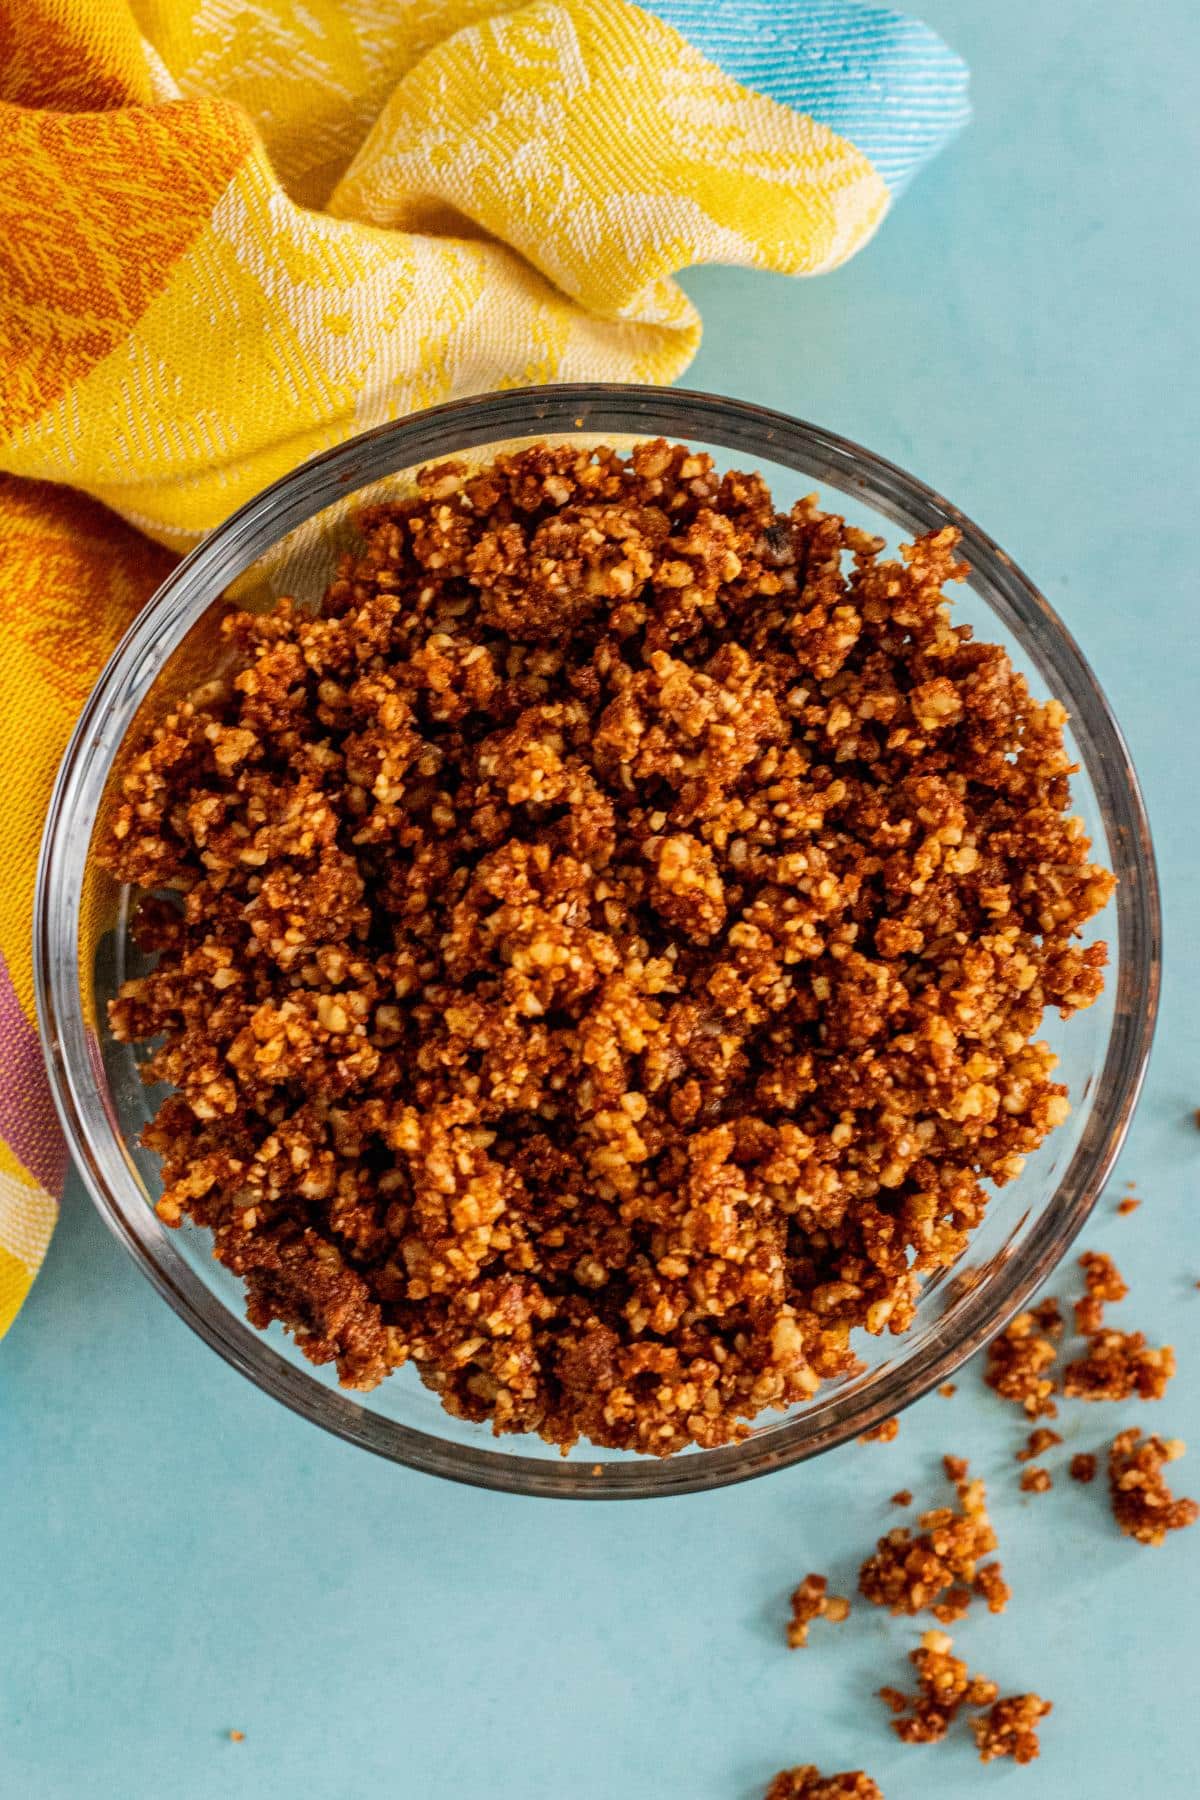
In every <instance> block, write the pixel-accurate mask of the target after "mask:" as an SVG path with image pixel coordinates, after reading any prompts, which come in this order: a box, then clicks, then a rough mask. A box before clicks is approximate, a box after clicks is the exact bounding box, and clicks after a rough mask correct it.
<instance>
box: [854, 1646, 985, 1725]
mask: <svg viewBox="0 0 1200 1800" xmlns="http://www.w3.org/2000/svg"><path fill="white" fill-rule="evenodd" d="M951 1648H952V1640H951V1639H950V1638H948V1637H947V1636H946V1633H945V1632H944V1631H927V1632H926V1633H925V1635H924V1636H923V1637H922V1639H921V1644H920V1648H919V1649H917V1650H913V1651H910V1653H909V1658H908V1660H909V1661H910V1662H911V1663H912V1664H913V1666H914V1668H915V1669H916V1671H917V1686H918V1689H919V1690H920V1691H919V1692H918V1693H917V1694H916V1695H914V1696H912V1697H911V1698H910V1697H908V1696H906V1695H905V1694H903V1693H901V1691H900V1690H899V1688H894V1687H886V1688H880V1690H879V1695H880V1698H881V1699H882V1700H883V1702H884V1704H885V1705H886V1706H889V1707H890V1708H891V1710H892V1712H893V1713H896V1714H903V1715H904V1716H903V1717H897V1718H894V1719H893V1720H892V1730H893V1731H894V1732H895V1733H896V1736H897V1737H898V1738H899V1739H900V1741H901V1743H902V1744H936V1743H937V1742H938V1741H939V1740H940V1739H941V1738H944V1737H945V1735H946V1732H947V1730H948V1729H949V1727H950V1725H951V1724H952V1723H953V1721H954V1719H955V1718H956V1717H957V1715H958V1712H959V1709H960V1707H963V1706H990V1705H991V1704H992V1702H993V1701H994V1700H995V1698H996V1694H997V1692H998V1690H997V1687H996V1683H995V1682H994V1681H989V1680H988V1679H987V1678H986V1676H982V1675H969V1674H968V1673H967V1665H966V1663H965V1662H963V1661H962V1660H961V1658H959V1657H957V1656H952V1655H951V1654H950V1652H951Z"/></svg>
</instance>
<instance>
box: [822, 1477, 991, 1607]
mask: <svg viewBox="0 0 1200 1800" xmlns="http://www.w3.org/2000/svg"><path fill="white" fill-rule="evenodd" d="M944 1460H945V1465H946V1475H947V1478H948V1479H949V1480H950V1481H952V1482H954V1484H955V1489H956V1492H957V1495H958V1509H955V1508H954V1507H952V1506H938V1507H934V1508H932V1509H931V1510H930V1511H928V1512H923V1513H922V1514H921V1515H920V1517H919V1519H918V1521H917V1523H918V1525H919V1527H920V1530H919V1531H916V1532H914V1531H913V1530H912V1529H911V1527H909V1526H907V1525H897V1526H894V1527H893V1529H892V1530H891V1531H889V1532H886V1533H885V1534H884V1536H883V1537H881V1538H880V1539H879V1541H878V1543H877V1545H876V1547H875V1549H874V1551H873V1552H872V1554H871V1555H870V1556H868V1557H867V1559H866V1561H865V1562H864V1563H863V1565H862V1568H861V1569H860V1570H859V1576H858V1588H859V1592H860V1593H861V1594H862V1595H863V1597H864V1599H867V1600H869V1601H871V1603H872V1604H873V1605H875V1606H886V1607H887V1608H888V1609H889V1610H890V1611H891V1612H893V1613H896V1614H901V1613H907V1614H909V1615H915V1614H916V1613H919V1612H923V1611H925V1610H926V1609H928V1611H930V1612H932V1613H933V1615H934V1617H935V1618H936V1619H938V1620H940V1621H941V1623H942V1624H944V1625H945V1624H952V1623H953V1622H954V1620H956V1619H960V1618H961V1617H962V1616H963V1614H964V1613H965V1612H966V1611H967V1608H968V1607H969V1606H970V1603H971V1597H972V1594H976V1595H978V1596H979V1597H980V1598H982V1599H983V1600H984V1602H985V1603H986V1605H987V1608H988V1611H989V1612H1003V1610H1004V1608H1005V1606H1006V1605H1007V1604H1008V1600H1009V1597H1010V1595H1009V1588H1008V1584H1007V1583H1006V1582H1005V1580H1004V1576H1003V1571H1002V1569H1001V1565H1000V1564H999V1563H998V1562H994V1563H986V1564H982V1566H980V1565H981V1562H982V1558H983V1557H985V1556H987V1555H989V1554H990V1553H991V1552H992V1551H993V1550H995V1549H996V1533H995V1531H994V1530H993V1528H992V1522H991V1519H990V1518H989V1517H988V1512H987V1494H986V1491H985V1489H984V1485H983V1482H982V1481H973V1480H971V1479H970V1476H969V1472H968V1469H967V1465H966V1463H965V1462H964V1461H963V1459H962V1458H961V1457H953V1456H948V1457H946V1458H945V1459H944Z"/></svg>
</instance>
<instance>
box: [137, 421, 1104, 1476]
mask: <svg viewBox="0 0 1200 1800" xmlns="http://www.w3.org/2000/svg"><path fill="white" fill-rule="evenodd" d="M361 533H362V542H361V546H360V548H359V550H358V551H357V553H356V554H352V555H349V556H347V557H346V558H345V559H344V560H343V562H342V564H341V567H340V569H339V572H338V574H337V577H336V579H335V580H334V582H333V583H332V585H331V586H330V588H329V590H328V592H327V593H326V595H325V597H324V601H323V603H322V605H321V606H320V608H319V610H318V611H317V612H316V613H310V612H308V611H306V610H304V609H303V608H302V607H301V606H299V605H296V604H293V603H292V602H290V601H282V602H280V604H279V605H278V606H277V607H276V608H275V610H274V611H273V612H272V613H270V614H269V615H266V616H252V615H248V614H235V615H232V616H230V617H229V618H228V619H227V621H226V632H227V643H228V647H229V651H230V653H231V657H232V663H233V668H232V672H231V674H230V676H229V678H228V679H214V680H213V681H212V682H211V683H210V684H209V685H208V687H207V688H206V689H205V690H203V691H202V692H201V693H199V694H197V695H196V696H194V697H193V698H192V699H191V700H189V701H187V702H185V703H183V704H181V705H179V706H178V707H177V708H176V709H175V710H174V711H173V712H171V713H170V714H168V715H167V716H166V717H164V718H162V719H161V720H160V722H159V723H158V725H157V726H156V728H155V729H154V731H153V733H152V734H151V736H150V737H149V739H148V740H147V741H145V742H143V743H141V744H139V745H135V746H134V747H133V750H134V754H133V755H132V757H131V759H130V760H129V761H128V762H127V764H126V765H125V769H124V777H123V789H122V792H121V794H120V796H119V799H118V803H117V805H116V807H115V809H114V812H113V815H112V817H111V820H110V823H109V827H108V835H107V840H106V842H105V843H104V845H103V847H102V854H103V859H104V861H105V863H106V864H107V866H108V867H109V868H110V869H111V870H112V871H113V872H114V873H115V874H116V875H117V876H118V877H119V878H120V879H121V880H123V881H127V882H131V883H135V884H138V885H139V886H141V887H142V888H143V889H146V890H158V897H157V898H154V897H149V898H147V899H146V900H145V901H144V903H143V905H142V909H141V918H140V924H139V934H140V941H141V943H142V944H143V945H144V946H145V948H146V949H147V950H148V951H150V952H153V953H156V954H157V959H158V960H157V965H156V967H155V968H154V970H153V972H152V973H151V974H149V975H148V976H146V977H145V978H143V979H139V980H134V981H131V982H129V983H128V984H126V986H125V987H124V989H123V990H122V992H121V995H120V996H119V998H118V999H117V1000H116V1001H115V1002H114V1004H113V1006H112V1009H111V1023H112V1028H113V1030H114V1032H115V1033H116V1035H117V1036H118V1037H119V1038H121V1039H125V1040H152V1039H161V1043H160V1044H159V1046H158V1047H157V1048H156V1049H155V1050H154V1053H153V1055H152V1056H151V1057H150V1059H149V1061H148V1063H147V1065H146V1073H147V1076H148V1078H149V1079H150V1080H154V1081H162V1082H166V1083H169V1084H170V1085H171V1087H172V1088H173V1090H174V1091H173V1093H172V1095H171V1097H170V1098H168V1099H167V1100H166V1102H165V1103H164V1105H163V1106H162V1108H161V1110H160V1112H159V1114H158V1117H157V1120H156V1121H155V1123H154V1125H153V1126H152V1127H151V1128H150V1129H149V1130H148V1132H147V1134H146V1142H147V1144H148V1145H149V1146H150V1147H152V1148H153V1149H154V1150H156V1151H157V1152H158V1153H159V1155H160V1156H161V1159H162V1168H163V1176H164V1180H165V1192H164V1194H163V1198H162V1201H161V1203H160V1208H159V1210H160V1213H161V1216H162V1217H163V1219H164V1220H166V1221H167V1222H168V1223H172V1224H174V1223H178V1222H180V1221H181V1220H182V1219H184V1218H188V1219H190V1220H191V1221H193V1222H194V1223H196V1224H199V1225H202V1226H206V1227H208V1228H209V1229H211V1231H212V1233H213V1239H214V1245H215V1251H216V1254H217V1256H218V1257H219V1258H220V1259H221V1261H222V1262H223V1263H224V1264H225V1265H226V1266H227V1267H228V1268H229V1269H231V1270H232V1271H233V1272H234V1273H235V1274H237V1275H239V1276H240V1277H241V1278H242V1279H243V1280H244V1282H245V1286H246V1290H247V1294H248V1298H249V1316H250V1318H251V1320H252V1321H253V1322H254V1323H255V1324H256V1325H259V1326H266V1325H267V1324H268V1323H269V1322H270V1321H271V1320H272V1319H279V1320H282V1321H283V1323H284V1324H285V1325H286V1326H287V1327H288V1328H289V1329H290V1330H291V1331H293V1332H294V1334H295V1336H296V1340H297V1342H298V1343H299V1344H300V1346H301V1347H302V1349H303V1350H304V1351H305V1353H306V1354H307V1355H308V1356H310V1357H311V1358H312V1359H313V1360H314V1361H317V1362H335V1363H336V1365H337V1368H338V1372H339V1375H340V1377H341V1379H342V1381H343V1382H344V1383H345V1384H346V1385H348V1386H350V1387H356V1388H370V1387H372V1386H374V1385H375V1384H376V1383H377V1382H379V1381H380V1380H381V1379H382V1378H383V1377H384V1376H385V1375H386V1374H388V1372H389V1371H391V1370H392V1369H394V1368H396V1367H398V1366H399V1365H400V1364H402V1363H405V1362H408V1361H411V1362H412V1363H414V1364H415V1366H416V1368H417V1370H418V1372H419V1374H420V1376H421V1378H422V1379H423V1380H424V1381H425V1382H426V1383H427V1384H428V1386H429V1387H431V1388H432V1389H433V1390H434V1391H435V1392H436V1393H437V1394H438V1395H439V1397H440V1399H441V1401H442V1403H443V1405H444V1406H445V1407H446V1408H447V1410H449V1411H450V1412H452V1413H455V1414H457V1415H459V1416H462V1417H466V1418H469V1419H474V1420H481V1421H482V1420H488V1421H491V1423H492V1425H493V1427H494V1429H495V1430H496V1431H497V1432H506V1431H508V1432H512V1431H531V1432H539V1433H541V1434H542V1436H543V1437H545V1438H547V1439H548V1440H549V1441H551V1442H553V1443H557V1444H560V1445H563V1446H569V1445H570V1444H572V1443H573V1442H575V1441H576V1440H577V1439H578V1438H580V1437H581V1436H582V1437H586V1438H589V1439H591V1440H592V1442H594V1443H596V1444H604V1445H611V1446H615V1447H620V1448H634V1449H638V1450H641V1451H648V1452H653V1453H655V1454H660V1455H665V1454H668V1453H670V1452H672V1451H675V1450H678V1449H680V1448H682V1447H684V1446H686V1445H688V1444H698V1445H702V1446H712V1445H718V1444H722V1443H726V1442H729V1441H730V1440H733V1439H736V1438H738V1437H739V1436H742V1435H744V1433H745V1431H746V1429H747V1421H749V1420H751V1419H753V1418H754V1416H755V1415H756V1414H758V1413H760V1412H761V1411H762V1410H763V1409H764V1408H768V1407H786V1406H789V1405H791V1404H793V1403H795V1402H798V1401H802V1400H804V1399H806V1398H808V1397H809V1396H811V1395H812V1394H813V1392H814V1391H815V1389H816V1388H817V1386H818V1384H819V1383H820V1382H821V1381H822V1380H823V1379H824V1378H826V1377H829V1376H834V1375H837V1374H838V1373H839V1372H841V1371H844V1370H846V1369H847V1368H848V1367H851V1366H852V1364H853V1356H854V1353H853V1350H852V1346H851V1334H852V1332H853V1331H855V1330H856V1329H859V1328H862V1329H865V1330H866V1331H868V1332H872V1333H879V1332H884V1331H890V1332H896V1333H899V1332H903V1331H904V1330H905V1328H906V1327H907V1325H908V1324H909V1323H910V1321H911V1319H912V1315H913V1307H914V1300H915V1295H916V1292H917V1289H918V1285H919V1283H920V1281H921V1279H922V1276H923V1275H924V1274H925V1273H926V1272H927V1271H929V1270H932V1269H935V1268H937V1267H939V1266H943V1265H945V1264H947V1263H949V1262H950V1261H952V1260H953V1259H954V1258H955V1257H956V1256H957V1255H958V1253H959V1251H960V1250H961V1249H962V1247H963V1245H964V1244H965V1242H966V1240H967V1237H968V1235H969V1233H970V1232H971V1230H972V1228H973V1227H974V1226H975V1225H976V1224H977V1222H978V1221H979V1219H980V1217H981V1214H982V1212H983V1209H984V1205H985V1199H986V1195H985V1190H984V1186H983V1183H984V1182H985V1181H988V1182H993V1183H1002V1182H1005V1181H1008V1180H1010V1179H1011V1178H1012V1177H1013V1176H1014V1175H1015V1174H1016V1173H1017V1172H1018V1170H1019V1169H1020V1167H1021V1162H1022V1158H1023V1157H1024V1156H1025V1154H1026V1153H1027V1152H1029V1151H1031V1150H1034V1149H1035V1148H1036V1147H1037V1146H1038V1144H1040V1143H1041V1141H1042V1140H1043V1138H1044V1137H1045V1136H1046V1134H1047V1133H1048V1132H1049V1131H1050V1130H1051V1129H1052V1128H1053V1127H1054V1126H1055V1125H1056V1124H1057V1123H1058V1122H1059V1121H1060V1120H1061V1119H1062V1118H1063V1117H1064V1115H1065V1113H1066V1110H1067V1100H1066V1096H1065V1091H1064V1089H1063V1088H1062V1087H1061V1085H1059V1084H1057V1083H1056V1082H1055V1080H1054V1076H1053V1070H1054V1058H1053V1056H1052V1055H1051V1053H1050V1052H1049V1050H1048V1049H1047V1048H1046V1046H1045V1045H1044V1044H1042V1043H1040V1042H1039V1041H1037V1037H1036V1034H1037V1031H1038V1028H1039V1025H1040V1022H1041V1019H1042V1015H1043V1012H1044V1010H1045V1009H1046V1008H1047V1007H1057V1008H1058V1009H1059V1010H1060V1012H1062V1013H1063V1014H1064V1015H1065V1014H1069V1013H1071V1012H1073V1011H1074V1010H1075V1009H1077V1008H1079V1007H1083V1006H1086V1005H1088V1004H1089V1003H1090V1002H1091V1001H1092V1000H1094V999H1095V997H1096V995H1097V994H1098V992H1099V991H1100V987H1101V983H1102V968H1103V964H1104V959H1105V952H1104V948H1103V946H1102V945H1100V944H1093V945H1091V946H1090V947H1084V946H1083V945H1081V944H1080V943H1079V942H1078V941H1077V938H1078V933H1079V931H1080V929H1081V927H1082V926H1083V925H1084V924H1085V922H1086V921H1087V920H1088V919H1089V918H1091V917H1092V916H1093V915H1094V914H1095V913H1096V912H1097V911H1098V910H1099V909H1100V908H1101V907H1102V906H1103V905H1104V903H1105V902H1106V900H1107V899H1108V897H1109V894H1110V892H1111V889H1112V878H1111V876H1110V875H1108V874H1107V873H1106V872H1105V871H1104V870H1103V869H1101V868H1098V867H1097V866H1096V865H1095V864H1094V863H1092V862H1091V861H1090V860H1089V846H1088V842H1087V839H1086V837H1085V836H1084V834H1083V831H1082V828H1081V826H1080V824H1079V821H1078V820H1077V819H1074V818H1072V817H1071V816H1070V814H1069V792H1068V776H1069V773H1070V763H1069V758H1068V754H1067V751H1066V750H1065V748H1064V744H1063V722H1064V715H1063V712H1062V709H1061V707H1059V706H1058V705H1057V704H1056V703H1054V702H1051V703H1049V704H1046V705H1040V704H1037V703H1035V702H1034V701H1033V699H1032V698H1031V697H1030V695H1029V693H1028V691H1027V689H1026V686H1025V683H1024V681H1023V679H1022V678H1021V677H1020V676H1019V675H1018V674H1017V673H1016V672H1015V671H1014V669H1013V668H1012V666H1011V664H1010V662H1009V660H1008V657H1007V655H1006V654H1005V652H1004V651H1003V650H1002V649H1001V648H999V647H997V646H995V645H991V644H986V643H978V642H976V641H975V640H974V639H973V638H972V636H971V633H970V631H969V629H968V628H966V627H963V626H955V625H953V624H952V623H951V620H950V616H949V607H948V602H947V600H946V597H945V595H944V593H943V588H944V586H945V584H946V583H947V582H950V581H954V580H958V579H960V578H961V576H962V574H963V572H964V571H963V569H962V566H961V565H960V564H958V563H957V562H956V560H955V543H956V538H955V533H954V532H953V531H952V530H950V529H947V530H944V531H942V532H940V533H938V534H935V535H931V536H929V537H927V538H924V539H922V540H920V541H919V542H918V543H916V544H915V545H912V546H907V547H905V548H904V550H903V552H902V557H901V560H898V561H890V560H887V559H885V558H884V557H883V556H882V554H881V551H882V544H881V542H880V541H879V540H877V539H875V538H873V537H869V536H868V535H867V534H866V533H864V532H862V531H859V530H855V529H853V528H852V527H849V526H847V525H845V524H844V523H843V521H842V520H841V519H839V518H836V517H831V516H826V515H823V514H822V513H821V512H820V511H818V509H817V507H816V505H815V503H814V502H813V501H812V500H806V501H802V502H800V503H798V504H797V505H795V506H794V507H793V508H792V509H791V511H790V512H788V513H786V514H781V513H779V512H778V511H777V510H776V508H775V506H774V505H773V503H772V499H771V496H770V494H769V492H768V491H767V489H766V487H765V486H764V484H763V482H762V481H761V479H759V478H758V477H757V476H754V475H746V474H738V473H730V474H727V475H725V476H724V477H721V476H719V475H718V474H717V472H716V471H715V470H714V468H713V466H712V464H711V463H710V461H709V460H708V459H707V458H706V457H703V456H699V455H693V454H691V453H690V452H689V451H688V450H686V449H684V448H680V447H672V446H670V445H668V444H666V443H663V442H661V441H660V442H655V443H645V444H641V445H640V446H638V447H637V448H636V449H635V450H634V451H633V453H632V455H631V456H630V457H629V458H628V459H626V458H622V457H620V456H618V455H616V454H615V453H613V452H611V451H608V450H599V451H585V450H582V449H575V448H558V449H554V448H549V447H547V446H544V445H543V446H539V447H535V448H533V449H530V450H527V451H524V452H522V453H521V454H519V455H516V456H514V457H507V458H501V459H500V460H498V461H497V462H496V463H495V464H494V465H493V466H491V467H489V468H487V469H484V470H483V471H482V472H479V473H475V474H470V473H468V472H467V471H466V470H465V469H464V468H462V467H460V466H458V465H455V464H444V465H442V466H440V467H436V468H431V469H428V470H426V471H424V472H423V474H422V476H421V478H420V482H419V489H418V492H417V493H416V494H415V496H414V497H412V498H411V499H408V500H405V501H403V502H401V503H398V504H395V505H389V506H384V507H379V508H376V509H374V510H372V511H369V512H367V513H366V514H364V515H363V517H362V519H361ZM164 893H165V896H166V897H163V896H164Z"/></svg>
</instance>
